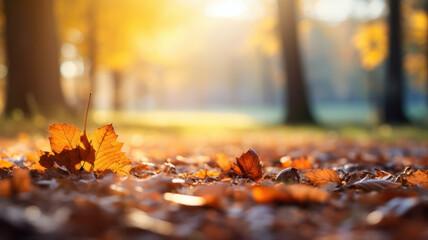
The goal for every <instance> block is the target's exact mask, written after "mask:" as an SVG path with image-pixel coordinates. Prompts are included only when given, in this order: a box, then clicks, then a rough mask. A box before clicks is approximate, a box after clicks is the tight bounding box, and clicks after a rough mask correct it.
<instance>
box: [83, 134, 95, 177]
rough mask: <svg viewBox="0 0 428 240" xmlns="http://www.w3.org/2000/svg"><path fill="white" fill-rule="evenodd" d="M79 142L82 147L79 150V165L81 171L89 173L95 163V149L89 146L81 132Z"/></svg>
mask: <svg viewBox="0 0 428 240" xmlns="http://www.w3.org/2000/svg"><path fill="white" fill-rule="evenodd" d="M80 142H81V143H82V144H81V145H82V147H80V148H79V157H80V160H81V163H80V164H81V166H82V168H83V169H85V170H86V171H87V172H90V170H91V168H92V167H93V165H94V162H95V149H94V148H93V147H92V146H91V143H90V142H89V140H88V135H87V134H86V132H83V135H82V136H80Z"/></svg>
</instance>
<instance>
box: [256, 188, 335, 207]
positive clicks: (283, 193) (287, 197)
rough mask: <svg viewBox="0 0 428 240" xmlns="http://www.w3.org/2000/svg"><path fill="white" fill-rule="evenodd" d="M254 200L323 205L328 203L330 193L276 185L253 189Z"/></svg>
mask: <svg viewBox="0 0 428 240" xmlns="http://www.w3.org/2000/svg"><path fill="white" fill-rule="evenodd" d="M252 193H253V199H254V201H255V202H257V203H275V202H280V203H290V202H297V203H311V202H315V203H322V202H325V201H327V199H328V196H329V193H328V192H326V191H324V190H321V189H318V188H315V187H312V186H307V185H302V184H295V185H281V184H280V185H274V186H257V187H254V188H253V191H252Z"/></svg>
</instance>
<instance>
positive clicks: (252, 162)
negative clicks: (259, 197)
mask: <svg viewBox="0 0 428 240" xmlns="http://www.w3.org/2000/svg"><path fill="white" fill-rule="evenodd" d="M231 171H232V174H233V175H238V176H240V177H244V178H249V179H251V180H253V181H256V182H257V181H260V180H261V179H262V177H263V171H262V165H261V163H260V159H259V156H258V155H257V153H256V152H255V151H254V150H253V149H249V150H248V151H247V152H246V153H243V154H242V155H241V156H240V157H239V158H237V159H236V163H233V167H232V170H231Z"/></svg>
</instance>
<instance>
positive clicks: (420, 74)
mask: <svg viewBox="0 0 428 240" xmlns="http://www.w3.org/2000/svg"><path fill="white" fill-rule="evenodd" d="M426 66H427V58H426V55H425V54H423V53H413V54H407V55H406V56H405V57H404V68H405V69H406V71H407V73H409V74H410V75H412V76H415V80H416V82H415V83H416V85H417V86H423V85H424V84H425V81H426V78H427V76H428V74H427V68H426Z"/></svg>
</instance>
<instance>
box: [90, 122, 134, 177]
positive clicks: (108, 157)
mask: <svg viewBox="0 0 428 240" xmlns="http://www.w3.org/2000/svg"><path fill="white" fill-rule="evenodd" d="M117 137H118V136H117V135H116V133H115V132H114V129H113V126H112V125H111V124H110V125H105V126H103V127H101V128H99V129H97V130H95V133H94V134H93V135H92V136H90V137H89V139H90V140H91V141H92V146H93V148H94V149H95V160H94V171H98V172H103V171H106V170H111V171H112V172H114V173H117V174H120V175H126V174H129V171H130V170H131V161H130V160H129V159H128V158H127V157H126V156H125V153H124V152H122V151H121V149H122V146H123V143H120V142H117V141H116V139H117Z"/></svg>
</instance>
